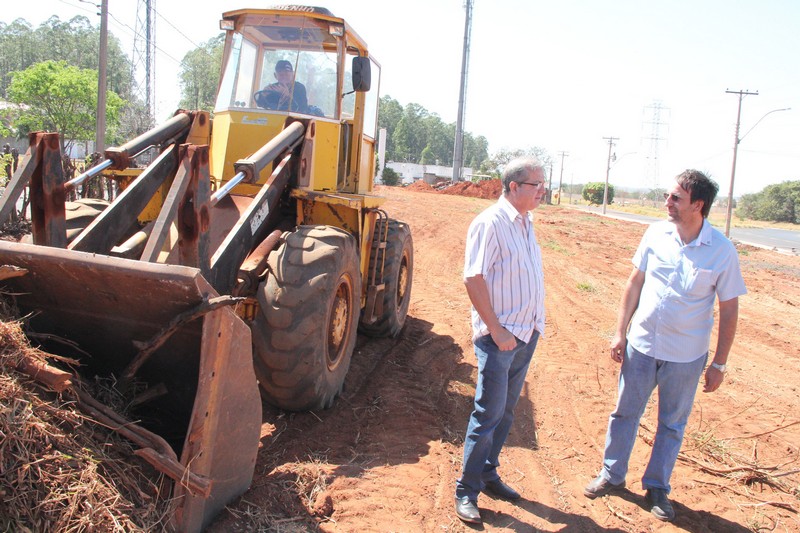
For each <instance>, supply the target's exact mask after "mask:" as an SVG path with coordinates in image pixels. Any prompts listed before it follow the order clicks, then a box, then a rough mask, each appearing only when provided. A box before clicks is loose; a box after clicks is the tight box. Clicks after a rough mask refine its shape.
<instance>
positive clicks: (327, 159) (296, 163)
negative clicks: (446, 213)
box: [0, 6, 413, 531]
mask: <svg viewBox="0 0 800 533" xmlns="http://www.w3.org/2000/svg"><path fill="white" fill-rule="evenodd" d="M220 26H221V29H222V30H224V31H225V32H226V39H225V51H224V55H223V63H222V73H221V77H220V82H219V91H218V97H217V101H216V105H215V109H214V113H213V120H212V118H211V117H210V114H209V113H207V112H202V111H188V110H179V111H177V112H176V113H175V115H174V116H173V117H172V118H171V119H170V120H168V121H167V122H165V123H164V124H162V125H160V126H158V127H156V128H154V129H153V130H151V131H148V132H147V133H144V134H143V135H141V136H139V137H137V138H136V139H133V140H132V141H130V142H128V143H126V144H124V145H122V146H120V147H115V148H110V149H108V150H106V151H105V160H104V161H103V162H102V163H101V164H99V165H97V166H95V167H93V168H91V169H89V170H88V171H86V172H85V173H84V174H82V175H80V176H78V177H76V178H74V179H73V180H70V181H66V180H65V179H64V176H63V173H62V170H61V164H60V161H61V154H60V152H59V143H58V136H57V134H52V133H43V132H37V133H33V134H31V136H30V149H29V150H28V152H27V153H26V155H25V157H24V158H23V160H22V163H21V164H20V165H19V168H18V170H17V172H16V173H15V175H14V176H13V178H12V180H11V182H10V183H9V184H8V186H7V187H6V190H5V192H4V194H3V197H2V198H1V199H0V220H2V221H5V220H7V219H8V217H9V216H10V214H11V213H12V210H13V209H15V206H16V205H17V201H18V199H19V197H20V194H21V193H22V191H23V190H24V189H25V188H26V187H29V190H30V198H31V221H32V234H31V239H30V241H31V242H28V243H25V242H7V241H0V265H3V266H8V267H9V268H12V269H14V272H15V274H14V277H8V278H7V279H5V280H4V281H3V282H2V286H3V290H4V291H5V292H6V293H7V294H13V295H14V301H15V304H16V305H17V307H18V308H19V310H20V312H21V313H22V314H23V316H26V317H28V318H26V321H25V325H26V331H27V333H28V335H29V336H30V338H31V339H32V340H33V341H34V342H35V343H36V344H39V345H41V346H43V347H44V348H45V349H46V350H48V351H51V352H54V353H58V354H60V355H64V356H67V357H70V358H72V359H74V360H76V361H78V363H79V367H78V368H77V369H75V375H74V381H75V382H76V385H74V388H76V389H78V390H77V391H76V392H77V396H78V398H79V403H80V404H81V406H82V407H83V408H85V409H87V410H89V411H91V412H92V413H93V414H94V415H95V416H97V417H99V418H100V419H101V420H103V421H104V423H105V424H107V425H109V426H111V427H115V428H117V429H118V431H120V432H122V433H123V434H124V435H125V436H126V437H128V438H130V439H132V440H133V441H134V442H135V443H136V444H137V445H138V447H139V451H138V452H137V455H141V456H142V457H143V458H145V459H146V460H147V461H148V462H150V463H151V464H152V465H153V466H155V467H156V468H157V469H159V470H160V471H162V472H164V473H165V474H167V475H168V476H169V477H171V478H172V479H174V480H175V483H174V490H173V494H172V495H171V497H172V498H174V501H175V513H174V515H173V523H172V526H173V527H174V528H175V529H178V530H182V531H197V530H199V529H201V528H203V527H205V526H206V525H207V524H208V523H209V522H210V521H211V520H212V519H213V517H214V515H215V514H216V513H217V512H218V511H219V510H220V509H222V507H224V506H225V505H226V504H227V503H229V502H230V501H231V500H232V499H233V498H235V497H237V496H238V495H240V494H241V493H242V492H244V491H245V490H246V489H247V488H248V487H249V485H250V482H251V481H252V475H253V469H254V466H255V460H256V452H257V448H258V442H259V437H260V428H261V422H262V419H261V399H262V398H263V399H264V400H265V401H267V402H269V403H271V404H274V405H275V406H277V407H279V408H283V409H287V410H309V409H322V408H327V407H329V406H331V404H332V403H333V401H334V399H335V398H336V396H337V395H338V394H339V393H340V392H341V390H342V384H343V382H344V378H345V375H346V374H347V371H348V367H349V365H350V358H351V355H352V352H353V348H354V346H355V342H356V335H357V331H361V332H362V333H363V334H366V335H372V336H396V335H398V334H399V332H400V330H401V329H402V327H403V324H404V322H405V319H406V314H407V312H408V305H409V298H410V291H411V284H412V277H413V247H412V238H411V232H410V229H409V227H408V226H407V225H406V224H404V223H402V222H399V221H397V220H393V219H391V218H390V217H389V216H388V214H387V213H386V212H385V211H384V210H382V209H381V205H382V203H383V199H382V198H380V197H378V196H375V195H373V194H372V189H373V180H374V169H375V150H376V129H377V107H378V79H379V74H380V71H379V68H380V67H379V65H378V63H377V62H376V61H375V60H374V59H373V58H372V56H371V55H370V54H369V52H368V49H367V45H366V43H365V42H364V41H363V40H362V39H361V38H360V37H359V36H358V35H357V34H356V33H355V32H354V31H353V30H352V28H350V26H349V25H348V24H347V23H346V22H345V21H344V20H343V19H341V18H338V17H336V16H334V15H333V14H331V13H330V12H329V11H327V10H325V9H321V8H312V7H302V6H290V7H285V8H270V9H242V10H237V11H231V12H227V13H224V14H223V17H222V20H221V22H220ZM152 154H155V155H152ZM145 157H149V158H150V159H152V160H151V161H149V162H148V164H147V165H146V166H145V165H143V164H142V161H140V159H144V158H145ZM97 175H102V176H106V177H109V178H113V179H115V180H116V182H117V183H118V185H119V188H120V189H121V192H120V194H118V195H117V197H116V199H115V200H114V201H112V202H110V203H109V204H108V206H107V207H105V208H100V209H98V208H97V202H95V205H93V206H91V207H92V208H93V209H90V210H88V211H87V209H84V207H86V206H85V205H83V206H79V205H77V204H76V203H74V202H67V201H65V199H66V198H68V197H69V195H70V194H71V193H72V192H74V191H77V190H79V189H80V188H81V187H82V186H84V185H85V183H86V180H87V179H90V178H92V177H94V176H97ZM84 203H85V202H84ZM87 212H88V213H89V214H88V215H87ZM54 372H56V373H57V372H59V370H54ZM45 374H47V373H46V372H45ZM97 379H104V380H108V381H111V382H113V383H115V384H116V388H117V390H118V391H119V393H120V394H122V395H123V396H124V397H125V398H126V403H127V405H129V408H128V410H127V412H126V413H124V414H123V413H119V412H117V411H115V410H113V409H111V408H109V407H108V406H105V405H103V404H100V403H99V402H97V401H96V400H95V399H94V398H92V395H91V394H89V393H88V392H87V390H86V388H84V387H82V386H80V383H87V382H91V381H92V380H97Z"/></svg>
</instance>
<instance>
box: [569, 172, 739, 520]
mask: <svg viewBox="0 0 800 533" xmlns="http://www.w3.org/2000/svg"><path fill="white" fill-rule="evenodd" d="M675 181H676V184H675V186H674V187H673V188H672V190H671V191H670V192H669V193H667V194H665V195H664V199H665V202H664V204H665V206H666V208H667V212H668V219H667V220H666V221H664V222H658V223H656V224H653V225H652V226H650V228H648V230H647V231H646V232H645V234H644V236H643V237H642V241H641V242H640V243H639V248H638V249H637V250H636V253H635V254H634V256H633V264H634V268H633V272H632V273H631V275H630V277H629V278H628V283H627V285H626V287H625V291H624V293H623V296H622V301H621V303H620V308H619V314H618V319H617V331H616V334H615V335H614V338H613V339H612V340H611V358H612V359H614V361H617V362H621V363H622V369H621V371H620V377H619V392H618V399H617V407H616V409H615V410H614V412H613V413H611V416H610V418H609V423H608V433H607V435H606V447H605V453H604V457H603V468H602V470H601V471H600V474H599V475H598V476H597V478H595V479H594V480H593V481H592V482H591V483H590V484H589V485H588V486H587V487H586V488H585V489H584V494H585V495H586V496H587V497H589V498H597V497H599V496H604V495H606V494H609V493H611V492H613V491H615V490H620V489H622V488H624V487H625V476H626V474H627V472H628V460H629V458H630V454H631V451H632V450H633V445H634V442H635V441H636V434H637V431H638V427H639V419H640V418H641V416H642V414H643V413H644V410H645V407H646V406H647V402H648V400H649V398H650V395H651V394H652V392H653V390H654V389H655V387H656V386H657V387H658V429H657V430H656V436H655V439H654V441H653V450H652V452H651V454H650V461H649V463H648V465H647V469H646V470H645V473H644V476H643V477H642V486H643V488H644V489H646V491H647V493H646V496H645V499H646V501H647V503H648V505H649V507H650V510H651V512H652V513H653V515H654V516H655V517H656V518H658V519H659V520H663V521H672V520H673V519H674V518H675V511H674V509H673V507H672V503H671V502H670V501H669V499H668V498H667V495H668V494H669V492H670V490H671V487H670V483H669V480H670V477H671V475H672V470H673V468H674V466H675V461H676V460H677V458H678V452H679V451H680V448H681V444H682V442H683V433H684V430H685V428H686V422H687V420H688V419H689V415H690V414H691V411H692V405H693V403H694V397H695V392H696V390H697V384H698V382H699V381H700V377H701V376H702V374H703V370H704V369H705V384H704V387H703V392H714V391H715V390H717V389H718V388H719V386H720V385H722V382H723V380H724V378H725V371H726V365H727V361H728V354H729V352H730V350H731V346H732V345H733V338H734V335H735V334H736V322H737V319H738V315H739V296H741V295H743V294H745V293H746V292H747V290H746V289H745V286H744V280H743V279H742V274H741V271H740V270H739V257H738V254H737V252H736V248H735V247H734V246H733V244H732V243H731V242H730V241H729V240H728V239H726V238H725V236H724V235H723V234H722V233H720V232H719V231H718V230H716V229H714V228H712V227H711V225H710V224H709V223H708V220H707V217H708V213H709V211H710V209H711V204H713V202H714V198H715V197H716V195H717V191H718V186H717V184H716V183H715V182H713V181H712V180H710V179H709V178H708V177H707V176H705V175H704V174H703V173H701V172H698V171H696V170H687V171H685V172H683V173H682V174H680V175H678V176H677V177H676V178H675ZM716 298H719V334H718V339H717V348H716V350H715V352H714V358H713V361H712V363H711V365H709V367H708V369H706V362H707V359H708V347H709V342H710V339H711V329H712V327H713V325H714V300H715V299H716ZM629 326H630V330H629V331H628V327H629ZM626 332H627V335H626Z"/></svg>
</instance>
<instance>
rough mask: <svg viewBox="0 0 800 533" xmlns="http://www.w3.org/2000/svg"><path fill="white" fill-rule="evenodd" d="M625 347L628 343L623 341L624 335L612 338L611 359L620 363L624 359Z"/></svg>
mask: <svg viewBox="0 0 800 533" xmlns="http://www.w3.org/2000/svg"><path fill="white" fill-rule="evenodd" d="M627 345H628V341H627V340H626V339H625V335H614V338H613V339H611V359H613V360H614V361H616V362H617V363H621V362H622V359H623V358H624V357H625V349H626V348H627Z"/></svg>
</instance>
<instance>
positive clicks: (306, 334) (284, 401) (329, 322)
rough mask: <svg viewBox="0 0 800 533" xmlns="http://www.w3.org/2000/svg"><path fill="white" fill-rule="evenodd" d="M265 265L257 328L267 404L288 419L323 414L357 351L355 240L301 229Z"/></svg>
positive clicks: (336, 232) (325, 229)
mask: <svg viewBox="0 0 800 533" xmlns="http://www.w3.org/2000/svg"><path fill="white" fill-rule="evenodd" d="M268 264H269V273H268V275H267V279H266V281H265V282H264V283H262V284H261V286H260V287H259V290H258V302H259V307H260V309H261V312H260V313H259V314H258V316H257V317H256V319H255V320H254V322H253V328H252V329H253V331H252V333H253V356H254V362H255V370H256V376H257V377H258V380H259V384H260V386H261V390H262V392H263V396H264V398H265V399H266V400H267V401H268V402H269V403H271V404H273V405H275V406H276V407H280V408H282V409H287V410H291V411H305V410H313V409H326V408H328V407H330V406H331V405H332V404H333V401H334V399H335V398H336V396H338V395H339V393H340V392H341V391H342V385H343V384H344V378H345V376H346V375H347V371H348V369H349V367H350V358H351V356H352V354H353V349H354V348H355V343H356V329H357V324H358V316H359V310H360V307H361V305H360V303H361V299H360V296H361V273H360V270H359V260H358V253H357V246H356V241H355V238H354V237H353V236H352V235H350V234H349V233H347V232H345V231H343V230H341V229H338V228H335V227H329V226H301V227H300V228H298V229H297V230H296V231H294V232H292V233H289V234H288V235H287V236H286V238H285V241H284V242H283V243H282V244H281V245H280V247H279V248H278V249H277V250H276V251H275V252H273V253H272V254H270V257H269V260H268Z"/></svg>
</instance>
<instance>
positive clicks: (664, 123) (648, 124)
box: [642, 100, 670, 202]
mask: <svg viewBox="0 0 800 533" xmlns="http://www.w3.org/2000/svg"><path fill="white" fill-rule="evenodd" d="M669 112H670V110H669V108H668V107H664V106H663V105H662V103H661V102H660V101H658V100H656V101H654V102H653V103H652V104H651V105H649V106H645V108H644V111H643V113H642V114H643V118H642V149H643V150H642V151H643V152H644V153H646V154H647V155H646V156H645V180H646V183H649V184H650V186H651V187H652V189H653V190H655V189H658V188H660V186H661V181H660V171H661V160H660V157H661V143H663V142H666V140H667V134H668V131H669ZM653 201H654V202H655V201H658V198H653Z"/></svg>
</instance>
